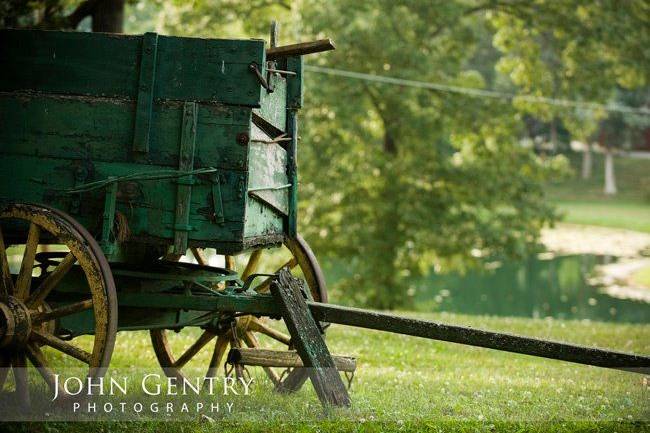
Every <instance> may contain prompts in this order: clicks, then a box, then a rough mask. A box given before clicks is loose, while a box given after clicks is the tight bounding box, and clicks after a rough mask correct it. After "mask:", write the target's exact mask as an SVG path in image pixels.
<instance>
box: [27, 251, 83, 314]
mask: <svg viewBox="0 0 650 433" xmlns="http://www.w3.org/2000/svg"><path fill="white" fill-rule="evenodd" d="M76 261H77V259H76V257H75V256H74V255H73V254H72V253H68V254H67V255H66V256H65V257H64V258H63V260H61V263H59V264H58V265H57V267H56V268H54V270H53V271H52V272H51V273H50V274H49V275H48V276H47V277H46V278H45V280H44V281H43V282H42V283H41V285H40V286H38V288H37V289H36V290H34V292H32V293H31V294H30V295H29V297H28V298H27V301H26V302H25V303H26V304H27V306H28V307H34V306H36V305H39V304H40V303H41V302H43V301H44V300H45V298H46V297H47V295H49V294H50V291H51V290H52V289H53V288H54V287H56V285H57V284H59V282H60V281H61V280H62V279H63V277H64V276H65V274H67V273H68V271H69V270H70V268H72V265H74V264H75V262H76Z"/></svg>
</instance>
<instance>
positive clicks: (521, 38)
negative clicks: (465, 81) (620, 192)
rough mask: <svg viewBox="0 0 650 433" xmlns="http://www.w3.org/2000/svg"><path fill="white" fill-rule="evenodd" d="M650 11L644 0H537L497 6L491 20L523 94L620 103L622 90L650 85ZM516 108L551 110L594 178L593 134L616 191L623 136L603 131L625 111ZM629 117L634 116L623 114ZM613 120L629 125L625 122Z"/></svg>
mask: <svg viewBox="0 0 650 433" xmlns="http://www.w3.org/2000/svg"><path fill="white" fill-rule="evenodd" d="M649 13H650V4H648V3H647V2H646V1H643V0H632V1H628V2H618V1H613V0H600V1H593V2H581V1H574V0H569V1H563V2H547V1H544V0H536V1H531V2H529V3H528V5H527V6H526V7H524V8H518V9H511V8H506V9H501V10H497V11H496V13H494V14H493V16H492V20H491V22H492V24H493V25H494V27H495V30H496V34H495V45H496V46H497V47H498V48H499V49H500V50H501V51H502V52H503V53H504V56H503V57H502V58H501V60H500V61H499V64H498V66H497V67H498V68H499V70H500V71H501V72H502V73H504V74H507V75H508V76H509V77H510V78H511V80H512V82H513V83H514V84H516V85H517V86H518V87H519V88H520V89H521V91H522V93H525V94H529V95H551V96H553V97H559V98H564V99H569V100H577V101H596V102H600V103H602V104H608V103H610V102H615V100H616V97H617V95H618V94H620V92H622V91H625V89H644V88H647V86H648V84H649V82H648V78H649V75H648V71H649V70H650V68H649V67H650V48H649V47H650V31H649V30H648V29H649V28H650V22H649V20H648V16H650V15H649ZM517 105H518V108H519V109H521V110H523V111H525V112H529V113H531V114H534V115H536V116H546V117H548V116H549V114H548V113H550V112H553V113H554V114H553V115H554V116H557V117H558V118H559V119H561V121H562V122H563V124H564V126H565V127H566V128H567V129H568V130H569V131H570V132H571V134H572V136H573V137H574V138H575V139H577V140H579V141H581V142H583V143H586V144H587V148H586V149H585V152H584V154H583V168H582V177H583V178H588V177H590V175H591V144H590V138H591V136H593V135H596V137H597V141H598V142H599V144H600V147H601V148H602V149H603V151H604V153H605V174H606V175H605V188H604V191H605V193H606V194H615V193H616V182H615V177H614V162H613V161H614V153H615V152H616V148H620V146H621V145H622V144H623V140H617V139H616V138H615V136H616V134H615V133H614V131H612V130H611V128H609V130H606V129H608V128H607V125H609V124H612V121H609V120H608V119H609V118H611V117H612V116H614V117H616V118H618V117H621V114H620V113H619V114H617V113H614V114H612V113H610V112H608V111H606V110H604V109H600V108H585V107H578V108H570V109H568V108H564V107H559V108H554V109H553V108H550V107H548V106H544V105H541V104H530V103H528V102H527V101H523V102H520V103H517ZM642 105H643V104H641V106H642ZM633 106H639V105H638V104H636V105H633ZM629 116H634V115H633V114H632V115H631V114H625V115H624V117H629ZM642 117H645V118H647V115H645V116H642ZM554 118H555V117H554ZM616 122H618V123H617V125H618V127H622V128H627V125H626V124H625V123H624V122H623V121H622V119H618V120H614V121H613V123H616Z"/></svg>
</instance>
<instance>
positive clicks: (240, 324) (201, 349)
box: [151, 236, 327, 392]
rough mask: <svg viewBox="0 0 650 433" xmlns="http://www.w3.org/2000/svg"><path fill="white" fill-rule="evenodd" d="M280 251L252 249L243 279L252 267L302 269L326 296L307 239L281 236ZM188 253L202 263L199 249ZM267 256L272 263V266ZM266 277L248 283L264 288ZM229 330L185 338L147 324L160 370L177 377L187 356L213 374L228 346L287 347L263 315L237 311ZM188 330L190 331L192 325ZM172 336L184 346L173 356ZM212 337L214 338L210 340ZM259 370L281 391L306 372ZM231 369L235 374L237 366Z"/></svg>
mask: <svg viewBox="0 0 650 433" xmlns="http://www.w3.org/2000/svg"><path fill="white" fill-rule="evenodd" d="M281 253H282V255H283V256H284V257H282V260H279V259H280V257H278V251H277V249H272V250H264V249H259V250H255V251H253V252H252V253H251V254H250V255H249V257H248V258H247V260H246V265H245V266H243V268H242V269H241V271H240V275H241V279H242V280H245V279H246V278H247V277H248V276H250V275H252V274H255V273H275V272H277V271H279V270H280V269H281V268H283V267H289V268H290V269H293V270H294V271H297V273H298V274H302V275H301V276H302V277H304V279H305V280H306V282H307V285H308V286H309V289H310V291H311V294H312V296H313V298H314V300H316V301H320V302H327V286H326V285H325V278H324V276H323V272H322V270H321V268H320V265H319V264H318V261H317V260H316V257H315V256H314V253H313V252H312V251H311V248H309V245H307V242H305V240H304V239H303V238H302V237H301V236H297V237H296V238H295V239H287V240H286V241H285V242H284V244H283V248H282V249H281ZM192 254H193V255H194V256H195V258H196V259H197V261H198V262H199V263H200V264H203V265H207V264H208V263H207V260H206V259H205V257H204V256H203V251H202V250H200V249H195V248H193V249H192ZM268 255H274V256H275V257H274V259H275V260H265V256H268ZM235 262H236V260H235V258H234V257H232V256H226V267H229V268H231V269H234V268H235V267H236V264H235ZM265 262H266V263H265ZM271 262H273V263H275V266H274V267H273V263H271ZM269 283H270V280H262V281H261V282H260V283H259V284H257V286H254V288H255V290H256V291H258V292H261V293H264V292H268V291H269ZM234 331H235V332H234V334H233V331H232V330H226V331H222V332H221V333H219V332H216V331H211V330H204V331H203V332H202V333H201V334H200V335H199V336H198V338H197V337H196V336H194V335H193V337H191V338H190V337H188V334H185V332H183V331H181V332H179V333H178V335H177V336H174V335H173V334H174V332H173V331H166V330H152V331H151V340H152V343H153V348H154V351H155V353H156V357H157V358H158V361H159V362H160V365H161V366H162V367H163V369H164V370H165V372H166V374H167V375H168V376H174V377H177V378H179V379H182V378H184V377H185V375H184V373H183V368H184V367H186V366H187V365H188V363H189V361H190V360H192V359H196V361H195V362H193V363H199V364H203V365H205V363H207V364H208V370H207V374H206V377H214V376H216V374H217V372H218V369H219V367H220V366H221V365H223V360H224V358H225V355H226V354H227V352H228V348H229V347H233V346H234V347H243V346H248V347H253V348H255V347H260V348H261V347H262V346H265V345H266V346H268V345H272V346H273V347H275V348H277V347H278V346H280V347H284V348H285V350H286V349H288V348H289V347H291V341H290V340H291V339H290V337H289V336H288V335H287V334H285V333H283V332H280V331H278V330H276V329H274V328H273V327H271V326H269V324H268V323H267V321H266V320H265V319H260V318H256V317H254V316H243V317H238V318H237V319H236V327H235V330H234ZM189 332H192V330H190V331H188V333H189ZM183 334H185V335H183ZM168 336H169V338H168ZM172 339H174V340H176V339H178V340H181V341H183V342H184V346H186V347H187V348H186V349H185V351H184V352H182V354H181V355H180V356H178V357H177V356H174V354H172V351H173V350H172V346H174V345H175V344H172V342H171V340H172ZM178 340H176V341H178ZM213 340H216V341H215V342H213ZM264 371H265V373H266V375H267V376H268V377H269V379H270V380H271V382H272V383H273V384H274V386H275V387H276V388H277V389H278V390H281V391H284V392H291V391H295V390H297V389H299V388H300V386H302V384H303V383H304V381H305V379H306V378H307V375H306V373H305V371H304V370H293V371H291V372H289V374H287V375H286V376H285V375H284V374H283V373H280V372H278V371H276V369H274V368H271V367H264ZM237 373H238V374H241V372H237ZM283 379H284V380H283Z"/></svg>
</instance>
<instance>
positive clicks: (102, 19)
mask: <svg viewBox="0 0 650 433" xmlns="http://www.w3.org/2000/svg"><path fill="white" fill-rule="evenodd" d="M123 29H124V0H98V2H97V4H96V5H95V8H94V9H93V32H106V33H122V31H123Z"/></svg>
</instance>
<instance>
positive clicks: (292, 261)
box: [255, 257, 298, 293]
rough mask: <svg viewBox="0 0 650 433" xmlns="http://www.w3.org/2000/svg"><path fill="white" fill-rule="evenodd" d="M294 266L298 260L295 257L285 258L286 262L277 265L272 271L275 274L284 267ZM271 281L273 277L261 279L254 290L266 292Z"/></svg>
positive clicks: (290, 267)
mask: <svg viewBox="0 0 650 433" xmlns="http://www.w3.org/2000/svg"><path fill="white" fill-rule="evenodd" d="M296 266H298V260H296V258H295V257H291V259H289V260H287V262H286V263H285V264H284V265H282V266H280V267H279V268H278V269H277V270H276V271H275V272H274V274H277V273H278V272H280V271H281V270H282V269H284V268H289V269H293V268H295V267H296ZM271 281H273V278H267V279H266V280H264V281H263V282H262V283H261V284H260V285H259V286H257V287H255V291H256V292H257V293H265V292H268V291H269V288H270V286H271Z"/></svg>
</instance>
